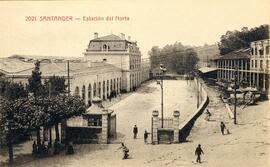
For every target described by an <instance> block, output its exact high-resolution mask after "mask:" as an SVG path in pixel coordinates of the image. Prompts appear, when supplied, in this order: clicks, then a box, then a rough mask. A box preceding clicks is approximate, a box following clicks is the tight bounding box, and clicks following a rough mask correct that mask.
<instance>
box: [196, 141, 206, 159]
mask: <svg viewBox="0 0 270 167" xmlns="http://www.w3.org/2000/svg"><path fill="white" fill-rule="evenodd" d="M202 153H203V154H204V152H203V150H202V148H201V145H200V144H199V145H198V147H197V148H196V150H195V156H197V159H196V162H199V163H201V154H202Z"/></svg>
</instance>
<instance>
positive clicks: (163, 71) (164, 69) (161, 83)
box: [160, 64, 167, 128]
mask: <svg viewBox="0 0 270 167" xmlns="http://www.w3.org/2000/svg"><path fill="white" fill-rule="evenodd" d="M160 70H161V76H160V87H161V128H163V76H164V73H165V72H166V71H167V69H166V67H164V66H163V64H160Z"/></svg>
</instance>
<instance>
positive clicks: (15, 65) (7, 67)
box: [0, 58, 34, 74]
mask: <svg viewBox="0 0 270 167" xmlns="http://www.w3.org/2000/svg"><path fill="white" fill-rule="evenodd" d="M33 67H34V64H33V63H28V62H24V61H21V60H19V59H13V58H0V70H1V71H3V72H5V73H7V74H9V73H14V72H19V71H22V70H25V69H30V68H33Z"/></svg>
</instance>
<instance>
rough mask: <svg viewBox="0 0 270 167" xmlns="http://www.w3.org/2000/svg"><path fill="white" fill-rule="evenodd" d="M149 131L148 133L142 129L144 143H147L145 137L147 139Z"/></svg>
mask: <svg viewBox="0 0 270 167" xmlns="http://www.w3.org/2000/svg"><path fill="white" fill-rule="evenodd" d="M149 134H150V133H148V132H147V131H146V130H145V131H144V135H143V137H144V143H145V144H147V139H148V135H149Z"/></svg>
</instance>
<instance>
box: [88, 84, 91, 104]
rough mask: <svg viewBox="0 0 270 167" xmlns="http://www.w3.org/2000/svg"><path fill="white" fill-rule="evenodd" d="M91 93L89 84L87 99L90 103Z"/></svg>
mask: <svg viewBox="0 0 270 167" xmlns="http://www.w3.org/2000/svg"><path fill="white" fill-rule="evenodd" d="M91 91H92V87H91V84H89V85H88V99H89V100H90V101H91Z"/></svg>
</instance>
